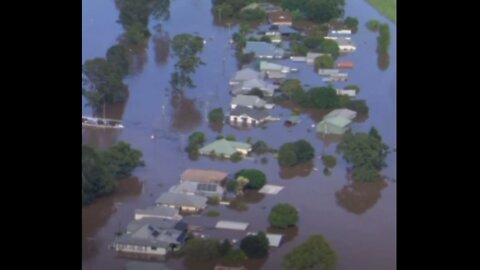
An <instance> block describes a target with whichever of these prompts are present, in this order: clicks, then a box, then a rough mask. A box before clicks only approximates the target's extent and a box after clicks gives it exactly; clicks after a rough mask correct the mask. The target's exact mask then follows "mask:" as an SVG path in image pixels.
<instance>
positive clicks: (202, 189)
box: [168, 182, 225, 198]
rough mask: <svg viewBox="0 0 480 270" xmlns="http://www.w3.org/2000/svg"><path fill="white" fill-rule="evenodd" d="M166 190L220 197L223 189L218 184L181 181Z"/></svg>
mask: <svg viewBox="0 0 480 270" xmlns="http://www.w3.org/2000/svg"><path fill="white" fill-rule="evenodd" d="M168 192H172V193H183V194H187V195H198V196H204V197H208V198H210V197H214V196H215V197H218V198H222V197H223V195H224V194H225V189H224V188H223V187H221V186H220V185H218V184H209V183H198V182H182V183H180V184H178V185H176V186H173V187H171V188H170V190H169V191H168Z"/></svg>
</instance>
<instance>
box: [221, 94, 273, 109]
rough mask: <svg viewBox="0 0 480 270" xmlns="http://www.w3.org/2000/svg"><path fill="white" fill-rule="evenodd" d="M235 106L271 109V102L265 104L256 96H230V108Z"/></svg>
mask: <svg viewBox="0 0 480 270" xmlns="http://www.w3.org/2000/svg"><path fill="white" fill-rule="evenodd" d="M237 106H244V107H248V108H250V109H253V108H257V109H262V108H266V109H271V108H273V106H274V105H273V104H267V102H266V101H265V100H263V99H261V98H259V97H257V96H247V95H238V96H235V97H233V98H232V101H231V102H230V108H232V109H235V108H236V107H237Z"/></svg>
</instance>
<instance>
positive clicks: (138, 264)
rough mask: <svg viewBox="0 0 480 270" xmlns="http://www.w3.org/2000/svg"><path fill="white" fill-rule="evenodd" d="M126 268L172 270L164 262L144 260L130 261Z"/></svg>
mask: <svg viewBox="0 0 480 270" xmlns="http://www.w3.org/2000/svg"><path fill="white" fill-rule="evenodd" d="M123 269H124V270H170V268H169V267H168V266H166V265H165V264H163V263H154V262H142V261H128V262H127V263H126V264H125V267H124V268H123Z"/></svg>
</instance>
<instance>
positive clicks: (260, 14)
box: [239, 8, 266, 21]
mask: <svg viewBox="0 0 480 270" xmlns="http://www.w3.org/2000/svg"><path fill="white" fill-rule="evenodd" d="M265 16H266V13H265V12H264V11H263V10H261V9H258V8H256V9H247V10H243V11H241V12H240V15H239V17H240V19H242V20H246V21H254V20H263V19H264V18H265Z"/></svg>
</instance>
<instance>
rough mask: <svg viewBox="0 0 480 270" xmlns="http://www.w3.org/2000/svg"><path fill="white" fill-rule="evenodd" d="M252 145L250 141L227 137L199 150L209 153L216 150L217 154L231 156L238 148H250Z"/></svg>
mask: <svg viewBox="0 0 480 270" xmlns="http://www.w3.org/2000/svg"><path fill="white" fill-rule="evenodd" d="M251 147H252V146H251V145H250V144H248V143H243V142H236V141H228V140H226V139H220V140H216V141H214V142H212V143H210V144H208V145H206V146H204V147H202V148H200V149H199V150H198V151H199V152H200V153H203V154H209V153H211V152H212V151H214V152H215V153H216V154H223V155H225V156H231V155H233V154H234V153H236V152H237V149H245V150H247V149H250V148H251Z"/></svg>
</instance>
